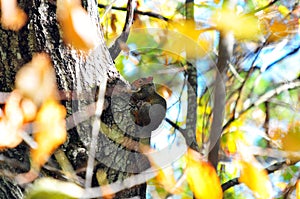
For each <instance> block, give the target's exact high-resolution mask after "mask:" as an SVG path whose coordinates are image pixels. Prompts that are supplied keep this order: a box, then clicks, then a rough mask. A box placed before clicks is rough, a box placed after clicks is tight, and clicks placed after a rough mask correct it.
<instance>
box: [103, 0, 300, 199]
mask: <svg viewBox="0 0 300 199" xmlns="http://www.w3.org/2000/svg"><path fill="white" fill-rule="evenodd" d="M168 3H169V4H168V5H166V4H164V1H163V2H160V3H159V4H157V5H156V7H155V9H153V7H151V4H150V3H149V4H147V2H143V1H138V6H137V8H136V13H138V14H136V16H135V18H136V20H135V22H134V25H133V28H132V30H131V33H130V36H129V39H128V42H127V45H126V44H125V45H126V46H125V47H124V46H123V48H122V50H123V55H121V56H119V57H118V58H117V60H116V65H117V67H118V68H119V70H120V71H121V73H122V74H123V75H124V76H126V77H128V78H129V79H130V78H132V79H134V77H135V76H143V75H145V76H146V75H152V76H154V77H155V78H156V81H157V82H159V83H162V84H164V85H165V88H167V89H168V90H171V91H172V92H171V93H170V94H171V95H167V96H168V100H169V101H170V102H171V103H170V104H172V102H173V101H172V100H173V99H174V98H175V100H174V101H175V102H174V104H176V103H178V106H176V105H174V104H172V105H171V106H170V108H169V111H170V112H172V113H174V112H176V113H178V114H177V115H178V116H177V117H173V115H171V114H170V115H167V117H169V118H172V119H174V120H176V121H177V123H176V124H178V125H179V126H184V125H185V124H186V123H185V122H186V121H185V117H184V116H182V115H184V114H185V112H184V110H177V111H173V110H172V109H173V108H174V109H183V108H182V107H184V106H185V105H184V103H185V102H186V98H185V96H184V94H182V93H183V91H184V89H182V87H184V85H183V84H182V82H183V81H184V75H183V74H184V71H185V68H184V66H185V60H194V61H195V62H196V63H197V64H196V67H197V69H198V83H199V84H198V85H201V81H202V80H201V79H202V78H204V79H205V80H204V81H206V82H205V83H204V84H203V85H204V86H207V87H209V86H210V85H211V84H212V81H213V80H211V79H212V78H213V77H214V72H213V70H212V68H213V65H214V61H215V60H216V58H217V56H216V54H215V52H216V51H217V50H218V46H217V45H218V44H217V42H218V41H217V40H218V36H219V33H220V32H221V33H225V32H227V33H228V32H231V33H233V35H234V38H235V48H234V52H233V53H234V54H233V57H232V62H231V63H230V64H229V65H230V67H229V68H228V69H227V70H228V73H227V76H228V82H227V85H226V91H227V96H228V97H227V98H226V106H225V108H226V113H225V120H224V128H223V136H222V139H221V148H222V153H223V157H221V162H220V163H221V164H220V165H221V166H220V176H223V175H225V176H227V177H226V178H221V182H222V183H224V184H226V181H230V180H232V179H234V178H235V177H238V178H239V182H240V183H243V184H245V185H247V187H248V188H249V189H250V190H252V192H249V189H246V190H248V191H247V193H249V194H250V195H251V196H253V197H257V198H271V197H275V195H276V194H277V195H278V197H280V195H283V194H286V192H285V191H286V189H288V186H287V185H286V186H285V188H281V189H280V191H279V192H278V190H277V188H278V187H277V186H276V185H274V183H273V177H272V176H271V177H270V175H269V174H268V172H267V169H266V167H267V166H269V165H270V162H269V161H268V160H267V159H268V158H273V160H274V159H275V162H276V161H278V162H282V161H284V160H287V161H288V162H289V163H292V164H295V163H296V162H297V161H298V160H299V154H297V152H298V151H299V147H298V146H299V144H298V142H299V129H298V128H297V126H298V124H299V122H298V121H299V115H298V114H297V110H299V97H298V95H299V94H298V93H299V89H298V88H299V82H297V80H296V79H297V78H299V67H296V68H297V69H295V70H294V69H293V71H296V74H293V75H292V76H290V77H289V78H288V80H286V79H285V78H286V77H281V82H278V81H277V82H276V81H275V80H274V79H275V76H276V75H277V74H276V71H275V70H269V69H270V68H271V66H272V65H274V64H277V65H278V68H280V67H284V68H285V69H281V70H280V69H277V70H278V71H280V72H281V73H282V72H283V71H284V70H291V66H290V67H288V66H285V65H292V64H293V62H292V61H290V62H288V61H286V62H283V63H281V61H282V60H284V59H285V58H287V60H288V57H289V55H290V54H292V53H294V52H297V49H299V46H296V45H299V44H298V42H297V38H298V39H299V4H297V2H294V4H293V3H291V2H288V1H284V0H283V1H276V0H275V1H264V0H251V1H238V2H237V4H236V6H235V7H234V8H231V9H228V8H223V7H222V8H221V5H220V4H221V3H223V2H221V3H220V2H219V1H201V2H197V3H195V4H194V16H195V17H194V18H195V20H194V19H188V20H186V18H187V13H186V12H187V9H186V8H187V5H186V4H185V3H181V2H177V1H172V3H171V2H170V1H168ZM171 4H172V5H171ZM166 7H167V8H166ZM123 11H124V9H123V10H122V7H116V6H113V8H112V10H111V11H110V13H108V12H107V11H106V12H105V14H106V15H105V16H102V19H103V24H102V25H103V27H104V30H106V31H107V34H105V35H106V36H107V40H108V41H109V42H111V40H113V39H112V38H115V37H116V35H117V34H118V33H120V32H118V31H121V30H122V26H123V24H124V12H123ZM165 11H167V12H165ZM111 15H113V16H114V18H112V17H110V16H111ZM112 19H113V20H112ZM112 26H114V27H116V28H112ZM111 30H113V31H112V32H113V33H112V32H111ZM287 41H291V43H292V42H293V41H295V42H296V43H297V44H295V46H296V47H294V48H295V50H293V49H292V50H291V52H290V53H289V52H288V48H293V47H292V46H291V45H286V46H285V47H286V49H287V50H286V56H283V58H282V59H277V57H276V56H277V55H276V54H274V56H273V57H272V59H274V60H273V61H274V62H273V63H271V65H269V66H268V63H269V62H270V61H271V60H264V59H269V57H268V58H264V57H267V56H266V55H267V54H268V53H269V51H271V50H274V49H276V46H278V47H279V46H280V45H284V44H285V42H287ZM219 53H220V52H219ZM282 53H284V50H282ZM297 63H298V62H297ZM264 65H266V66H264ZM278 71H277V72H278ZM280 72H279V73H280ZM267 76H268V77H267ZM182 85H183V86H182ZM203 85H201V86H203ZM178 96H179V97H178ZM178 98H179V99H178ZM210 100H211V98H210V89H209V88H208V89H203V90H200V91H199V96H198V120H197V131H196V135H197V141H198V143H199V145H200V146H201V145H203V144H205V142H206V141H207V138H208V136H209V135H208V132H209V124H210V123H211V116H212V111H211V110H212V109H213V107H212V106H211V104H210ZM291 106H293V107H292V108H291ZM182 111H183V112H182ZM187 114H188V113H187ZM181 117H182V119H180V121H178V118H181ZM276 123H278V124H279V125H278V126H281V127H278V128H277V127H276V125H275V126H274V124H276ZM286 124H288V125H286ZM282 125H284V127H282ZM170 134H173V131H172V130H170ZM238 143H239V144H238ZM242 145H245V146H247V147H249V148H247V149H245V150H241V147H242ZM255 146H258V147H259V148H258V149H261V150H260V151H259V152H255V151H252V152H251V153H250V154H249V153H248V152H247V151H249V150H250V151H251V150H252V148H251V147H255ZM268 147H270V148H268ZM204 148H205V147H204ZM265 148H268V149H265ZM271 149H275V150H274V151H272V150H271ZM268 150H271V152H269V153H268V152H267V151H268ZM241 151H242V152H241ZM243 153H245V154H248V156H249V157H248V158H246V157H245V155H242V154H243ZM256 155H258V156H259V158H255V157H256ZM222 159H225V160H226V162H225V163H222ZM232 159H235V160H237V161H233V160H232ZM257 159H259V161H258V160H257ZM228 160H230V163H227V161H228ZM181 161H182V160H180V161H179V162H180V163H179V166H178V165H177V166H173V168H172V169H170V168H169V169H166V170H167V171H166V173H165V174H164V175H165V177H164V178H163V177H161V178H160V180H157V181H156V185H157V187H156V191H157V192H158V193H164V192H163V191H162V190H161V186H162V184H163V182H164V181H165V180H163V179H169V181H168V182H165V184H166V186H163V187H164V189H165V190H167V193H172V194H174V195H177V194H179V193H178V192H174V190H178V189H171V188H170V187H178V186H179V185H178V184H180V183H181V185H182V186H181V188H182V187H183V188H182V190H185V191H186V190H187V189H185V185H184V183H183V182H182V181H184V180H182V178H185V177H187V176H186V172H187V171H188V169H189V168H188V166H187V164H186V161H182V162H181ZM199 165H201V163H199ZM223 166H224V168H225V167H226V168H227V169H225V170H224V171H223V170H221V168H223ZM199 167H202V166H199ZM170 170H171V171H170ZM178 170H179V171H178ZM182 170H183V171H182ZM233 170H234V172H232V171H233ZM185 171H186V172H185ZM222 172H223V173H222ZM278 172H280V168H278ZM178 173H180V174H178ZM195 173H197V172H195ZM178 175H181V176H184V177H177V176H178ZM294 175H298V174H297V173H294ZM174 176H176V178H175V177H174ZM187 178H188V177H187ZM194 178H203V176H202V177H201V175H198V176H196V174H195V175H194ZM207 178H209V177H207ZM207 178H206V179H207ZM207 180H208V179H207ZM187 181H189V186H190V188H191V189H192V190H193V191H194V194H196V190H195V189H194V188H193V186H194V185H193V183H192V181H193V180H192V179H187ZM208 181H209V180H208ZM175 182H176V183H175ZM170 184H173V186H170ZM297 184H299V183H297ZM232 186H233V185H232ZM274 186H275V187H276V188H274ZM291 186H292V187H296V183H291ZM297 186H298V185H297ZM200 187H201V183H200V182H199V183H198V186H197V189H199V190H200V189H201V188H200ZM215 189H216V190H217V189H218V185H216V186H215ZM239 190H245V188H244V187H242V188H240V187H238V186H237V187H236V188H235V189H233V188H232V189H228V190H227V191H226V192H225V195H224V197H229V198H230V197H232V198H235V197H238V195H239V194H238V192H239ZM297 191H298V190H297ZM167 193H165V195H164V196H167V195H168V194H167ZM185 193H188V192H187V191H186V192H185ZM181 194H182V193H181ZM179 195H180V194H179ZM230 195H231V196H230ZM251 196H249V197H251ZM161 197H163V196H161ZM182 197H183V198H185V197H187V195H186V194H183V195H182ZM239 197H241V198H243V197H246V194H245V193H241V194H240V195H239ZM297 197H299V196H297ZM200 198H201V197H200ZM209 198H212V197H209Z"/></svg>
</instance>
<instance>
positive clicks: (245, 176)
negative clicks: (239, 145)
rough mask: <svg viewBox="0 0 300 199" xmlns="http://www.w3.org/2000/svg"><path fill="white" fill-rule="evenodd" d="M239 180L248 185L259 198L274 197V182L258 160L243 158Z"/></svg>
mask: <svg viewBox="0 0 300 199" xmlns="http://www.w3.org/2000/svg"><path fill="white" fill-rule="evenodd" d="M240 164H241V175H240V177H239V182H240V183H244V184H245V185H247V186H248V187H249V188H250V189H251V190H252V191H253V193H254V194H255V196H256V197H257V198H261V199H268V198H271V197H272V184H271V182H270V179H269V176H268V173H267V171H266V170H264V169H263V168H262V167H261V166H260V165H259V163H258V162H256V161H252V162H247V161H244V160H242V161H241V162H240Z"/></svg>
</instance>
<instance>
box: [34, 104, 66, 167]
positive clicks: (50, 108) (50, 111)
mask: <svg viewBox="0 0 300 199" xmlns="http://www.w3.org/2000/svg"><path fill="white" fill-rule="evenodd" d="M65 116H66V110H65V107H64V106H62V105H60V104H59V103H58V102H57V101H55V100H53V99H49V100H47V101H45V102H44V104H43V105H42V107H41V109H40V110H39V112H38V114H37V117H36V126H35V132H36V133H35V134H34V139H35V141H36V142H37V145H38V146H37V148H36V149H32V151H31V158H32V165H33V167H34V168H39V167H40V166H41V165H43V164H44V163H45V162H46V161H47V160H48V158H49V156H50V155H51V154H52V153H53V152H54V150H55V149H56V148H57V147H58V146H59V145H61V144H63V143H64V142H65V140H66V137H67V133H66V124H65V120H64V119H65Z"/></svg>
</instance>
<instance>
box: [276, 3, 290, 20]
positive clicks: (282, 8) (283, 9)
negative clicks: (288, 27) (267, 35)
mask: <svg viewBox="0 0 300 199" xmlns="http://www.w3.org/2000/svg"><path fill="white" fill-rule="evenodd" d="M278 11H279V12H280V13H281V14H282V15H283V16H284V17H285V16H287V15H288V14H289V13H290V10H289V9H288V8H287V7H285V6H284V5H279V6H278Z"/></svg>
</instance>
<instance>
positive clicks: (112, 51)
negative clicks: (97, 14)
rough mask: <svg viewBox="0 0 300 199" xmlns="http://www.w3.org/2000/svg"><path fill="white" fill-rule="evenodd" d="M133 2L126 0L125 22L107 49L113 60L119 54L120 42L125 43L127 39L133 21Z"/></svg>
mask: <svg viewBox="0 0 300 199" xmlns="http://www.w3.org/2000/svg"><path fill="white" fill-rule="evenodd" d="M134 4H135V0H128V2H127V8H126V11H127V15H126V19H125V24H124V27H123V30H122V33H121V35H120V36H119V37H118V38H117V39H116V40H115V42H114V43H113V45H112V46H111V47H110V48H109V49H108V50H109V54H110V56H111V58H112V60H115V59H116V58H117V56H118V55H119V54H120V52H121V50H122V49H121V44H122V43H126V41H127V39H128V36H129V31H130V27H131V25H132V23H133V16H134V7H135V5H134ZM98 6H99V5H98Z"/></svg>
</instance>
